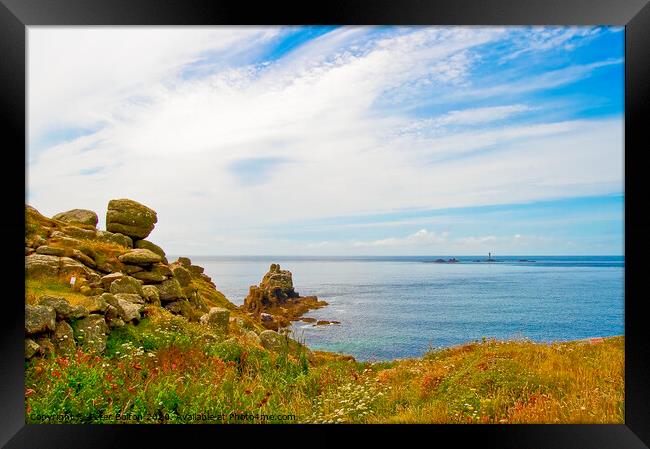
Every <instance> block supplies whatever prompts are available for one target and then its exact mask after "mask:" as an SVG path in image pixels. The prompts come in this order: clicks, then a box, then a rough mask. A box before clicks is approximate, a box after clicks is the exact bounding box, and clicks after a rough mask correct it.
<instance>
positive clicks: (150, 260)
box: [118, 248, 162, 266]
mask: <svg viewBox="0 0 650 449" xmlns="http://www.w3.org/2000/svg"><path fill="white" fill-rule="evenodd" d="M118 259H119V261H120V262H123V263H129V264H133V265H140V266H150V265H152V264H154V263H157V262H161V261H162V257H160V255H158V254H156V253H154V252H153V251H150V250H148V249H144V248H139V249H132V250H131V251H129V252H127V253H124V254H122V255H121V256H120V257H119V258H118Z"/></svg>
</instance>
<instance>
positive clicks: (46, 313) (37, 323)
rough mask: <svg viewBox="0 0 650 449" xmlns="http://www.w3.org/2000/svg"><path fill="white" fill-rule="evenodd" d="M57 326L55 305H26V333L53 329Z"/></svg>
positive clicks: (30, 333) (32, 333) (38, 332)
mask: <svg viewBox="0 0 650 449" xmlns="http://www.w3.org/2000/svg"><path fill="white" fill-rule="evenodd" d="M55 326H56V312H55V311H54V308H53V307H49V306H40V305H39V306H33V305H29V304H27V305H26V306H25V333H26V334H27V335H34V334H40V333H44V332H48V331H53V330H54V328H55Z"/></svg>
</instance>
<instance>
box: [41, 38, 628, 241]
mask: <svg viewBox="0 0 650 449" xmlns="http://www.w3.org/2000/svg"><path fill="white" fill-rule="evenodd" d="M299 31H300V30H299V29H298V30H296V29H291V30H287V29H283V28H278V27H223V28H196V29H185V28H181V29H167V28H165V29H155V28H154V29H151V28H146V29H145V28H142V29H140V28H138V29H130V28H129V29H122V28H120V29H111V28H101V29H96V28H92V29H91V28H72V29H66V30H63V29H58V28H56V29H55V28H45V27H30V29H29V31H28V34H29V55H28V57H29V76H28V83H29V89H28V90H29V96H28V105H29V166H28V194H29V201H30V203H33V205H34V206H36V207H37V208H39V209H41V210H42V211H43V212H44V213H46V214H54V213H56V212H59V211H61V210H66V209H70V208H73V207H86V208H90V209H94V210H96V211H98V212H99V215H100V217H101V216H103V213H101V211H102V210H104V208H105V207H106V204H107V202H108V200H109V199H111V198H115V197H123V196H125V197H132V198H134V199H136V200H138V201H142V202H143V203H146V204H148V205H150V206H151V207H153V208H154V209H156V210H157V211H158V212H159V216H160V220H159V222H160V225H159V226H157V228H156V230H155V231H154V235H153V236H152V238H155V239H157V240H159V241H160V242H161V243H165V242H182V241H183V240H184V239H185V240H187V241H188V242H189V241H190V240H191V241H194V242H209V244H208V247H206V251H208V252H215V253H219V252H221V251H222V250H223V249H224V248H231V250H232V252H235V253H236V252H237V248H239V249H241V250H242V251H243V250H245V249H246V248H253V250H254V249H255V248H257V250H258V251H260V252H266V251H267V249H268V251H270V249H271V248H276V246H274V245H276V243H273V242H271V240H272V239H270V238H268V234H269V233H270V231H269V230H270V229H272V228H276V227H278V226H282V225H283V224H290V223H291V222H294V221H296V220H301V219H305V218H309V219H312V220H316V221H317V220H319V219H326V218H327V217H332V216H353V215H357V216H360V215H368V214H373V213H383V212H390V211H395V210H403V209H408V208H413V209H436V208H446V207H465V206H481V205H489V204H510V203H521V202H530V201H538V200H543V199H557V198H566V197H570V196H586V195H601V194H609V193H617V192H621V189H622V176H623V169H622V161H623V158H622V151H623V150H622V148H623V147H622V144H623V126H622V111H618V113H617V114H614V115H612V114H609V115H599V114H586V115H578V114H577V113H572V112H571V110H572V107H573V108H574V109H575V110H576V111H578V110H579V111H585V110H587V111H588V110H589V107H590V105H589V103H588V100H575V98H579V97H580V96H579V95H578V96H576V97H575V98H574V97H571V98H568V99H566V101H564V102H563V103H561V104H562V109H561V110H558V109H559V108H558V107H557V106H554V105H557V104H560V103H558V102H557V101H555V102H551V101H549V102H546V101H543V98H542V99H541V100H540V95H543V94H544V92H547V91H550V90H552V89H555V88H557V87H559V86H576V87H575V92H578V93H580V92H581V91H580V90H579V89H580V88H581V87H580V86H581V82H583V81H584V80H589V79H590V78H591V77H598V76H603V75H602V74H604V73H608V72H607V71H608V70H611V69H612V68H615V67H618V66H620V64H621V57H622V55H619V54H612V55H609V56H607V57H605V58H602V57H598V58H596V59H591V60H588V58H586V57H583V58H581V60H580V62H579V63H578V62H575V63H574V62H572V61H571V58H569V57H568V55H569V54H570V52H572V51H577V50H576V49H579V48H581V45H582V44H581V42H582V43H583V44H584V45H585V46H588V43H585V42H586V41H583V39H584V40H594V39H598V38H603V37H602V36H606V35H611V36H616V35H615V34H613V33H609V34H607V33H605V31H603V30H602V29H593V28H589V29H582V28H578V29H573V30H572V31H570V30H564V31H562V32H560V31H557V30H555V29H547V28H539V29H537V28H535V29H529V30H527V29H522V28H503V27H484V28H482V27H466V28H464V27H448V28H447V27H340V28H337V29H333V30H331V29H330V30H327V32H319V33H315V34H314V35H313V36H309V37H308V38H307V37H305V36H303V37H301V38H298V41H297V42H299V44H296V45H290V44H291V42H289V41H287V39H291V38H292V37H291V36H295V33H297V32H299ZM527 36H528V37H527ZM599 36H600V37H599ZM619 36H620V34H619ZM606 38H607V36H606ZM612 38H613V37H612ZM594 42H595V41H594ZM278 48H280V50H277V49H278ZM500 48H503V49H504V50H499V49H500ZM513 49H516V50H513ZM499 52H501V53H499ZM504 52H505V53H504ZM513 52H519V54H518V55H516V56H514V57H513V56H511V57H509V60H508V62H507V63H504V64H501V62H502V58H503V57H505V56H506V54H508V55H512V54H513ZM540 52H543V53H544V55H545V57H547V58H552V57H553V56H555V57H556V58H557V60H558V61H559V62H558V63H557V64H555V65H553V66H552V67H551V66H549V67H546V66H545V67H541V68H540V67H531V66H529V65H527V64H526V61H527V58H529V56H530V55H539V54H541V53H540ZM553 52H555V53H553ZM485 55H490V56H489V57H486V56H485ZM506 66H507V67H506ZM621 88H622V86H618V87H616V86H614V85H611V83H610V86H609V87H608V89H618V90H617V91H616V92H618V91H620V89H621ZM584 89H585V92H586V89H587V88H586V87H585V88H584ZM589 92H591V91H589ZM612 92H614V91H612ZM616 92H614V93H611V92H609V91H607V92H603V93H602V95H603V96H604V98H605V100H607V98H609V96H611V97H612V98H613V97H614V96H616V95H617V93H616ZM583 97H585V98H589V97H588V96H587V95H584V96H583ZM580 101H582V102H580ZM599 101H600V103H599V104H602V101H603V100H602V99H601V100H599ZM572 102H574V103H572ZM585 102H586V103H585ZM558 114H559V115H558ZM551 117H553V118H551ZM65 129H68V130H74V129H77V130H89V131H87V132H86V131H84V132H81V133H79V134H74V133H68V134H66V133H65V132H62V130H65ZM57 133H58V134H57ZM57 136H58V137H57ZM48 139H49V140H48ZM44 142H45V143H44ZM48 142H49V143H48ZM79 185H83V186H84V188H83V189H78V188H76V187H75V186H79ZM197 193H200V194H197ZM188 216H191V217H192V220H191V223H190V224H188V223H187V220H186V217H188ZM251 224H255V227H256V229H255V231H250V229H251ZM424 225H428V223H423V226H424ZM188 226H189V228H188ZM359 229H362V228H361V227H360V228H359ZM427 229H429V228H421V231H424V232H423V233H421V234H418V232H420V231H417V229H416V230H413V231H410V233H408V234H406V233H405V234H402V237H400V236H399V235H396V234H395V235H393V236H388V237H385V238H384V237H377V238H374V237H371V238H366V237H364V235H363V234H362V233H360V234H359V236H358V237H357V238H354V239H348V240H346V242H347V243H345V244H343V243H341V242H337V241H335V240H334V239H332V238H331V237H332V236H330V235H327V234H326V233H325V234H322V235H318V236H314V240H313V241H310V242H306V243H305V244H304V245H303V243H300V244H297V243H296V244H295V245H294V244H292V243H291V242H282V244H283V245H285V247H286V248H291V249H293V250H296V251H299V250H301V248H303V247H307V245H311V246H310V248H312V249H314V250H319V249H323V250H324V249H325V248H330V249H331V251H335V250H336V249H339V250H341V251H344V250H350V248H357V249H358V250H367V249H370V248H379V247H386V248H392V249H393V250H395V251H398V250H399V251H401V250H402V249H403V248H404V247H406V246H409V245H411V246H414V245H416V244H435V243H439V242H440V243H442V242H444V241H443V240H439V239H444V238H445V237H444V235H443V233H444V232H445V231H444V230H441V231H435V232H434V231H432V230H430V229H429V230H427ZM246 230H249V231H246ZM416 231H417V232H416ZM520 233H521V235H523V236H526V235H528V234H529V233H527V232H523V231H522V232H520ZM215 235H219V236H220V237H219V238H218V239H215ZM475 235H479V234H475ZM437 239H438V240H437ZM322 242H327V243H326V244H325V243H323V244H322V245H321V243H322ZM354 242H359V244H358V245H356V246H355V244H354ZM188 244H189V243H188ZM278 244H279V243H278ZM445 244H451V241H450V240H447V241H446V243H445ZM170 245H172V248H171V250H172V251H173V250H174V245H177V243H170ZM178 245H180V243H178ZM260 245H261V246H260ZM292 245H294V246H292ZM301 245H302V246H301ZM337 245H342V246H337ZM179 250H180V248H179Z"/></svg>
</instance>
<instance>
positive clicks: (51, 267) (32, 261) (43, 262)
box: [25, 254, 59, 278]
mask: <svg viewBox="0 0 650 449" xmlns="http://www.w3.org/2000/svg"><path fill="white" fill-rule="evenodd" d="M25 274H26V275H27V277H30V278H40V277H46V276H47V277H55V276H58V274H59V258H58V257H56V256H48V255H43V254H31V255H29V256H27V257H25Z"/></svg>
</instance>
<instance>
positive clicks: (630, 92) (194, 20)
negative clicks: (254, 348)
mask: <svg viewBox="0 0 650 449" xmlns="http://www.w3.org/2000/svg"><path fill="white" fill-rule="evenodd" d="M648 1H649V0H625V1H621V0H618V1H617V0H476V1H471V0H455V1H451V0H449V1H445V2H437V1H424V0H401V1H390V0H374V1H371V0H366V1H362V0H354V1H350V0H348V1H343V0H330V1H327V2H318V3H317V4H310V3H306V2H305V3H302V4H300V5H295V4H290V3H285V4H281V3H278V2H264V3H262V2H260V4H259V5H258V4H252V3H249V2H243V1H239V2H237V1H234V0H228V1H225V0H194V1H189V0H185V1H176V0H137V1H136V0H128V1H127V0H112V1H102V0H0V80H1V83H0V97H1V101H2V107H1V108H0V128H1V129H2V133H1V134H0V136H2V153H1V154H2V158H3V159H2V160H3V161H4V164H3V165H5V170H4V171H3V176H1V177H0V179H2V181H1V182H2V184H3V185H2V187H3V189H2V192H3V194H4V195H5V201H3V207H4V213H3V214H2V219H1V220H0V229H1V234H0V235H6V236H7V238H6V239H5V242H4V245H3V248H4V251H3V255H4V257H3V258H2V265H3V271H2V273H3V274H4V276H3V278H4V279H5V283H6V285H5V288H4V289H3V293H5V295H6V296H5V297H4V298H3V299H2V300H1V304H2V309H1V310H2V313H1V314H0V316H2V317H3V318H4V319H3V324H2V326H0V333H1V334H2V338H1V340H0V353H1V354H2V359H1V360H2V362H1V363H0V366H1V368H0V392H1V396H2V398H1V400H0V429H1V430H0V444H1V445H6V446H7V447H59V446H60V447H85V446H91V445H92V446H93V447H97V446H100V447H102V446H107V447H108V446H114V445H116V444H124V443H125V442H129V443H133V442H134V441H135V439H136V438H138V439H139V438H141V437H143V438H147V439H150V438H152V437H153V436H154V435H155V436H158V437H161V440H163V441H164V442H166V443H167V444H174V443H175V440H176V438H175V437H180V438H182V439H183V440H184V441H185V442H186V443H187V441H188V439H187V437H188V435H186V434H185V435H184V436H181V435H179V433H184V432H183V431H185V430H188V429H186V428H185V426H113V425H104V426H84V425H26V424H25V419H24V415H25V413H24V382H23V380H24V355H23V338H24V335H23V323H22V318H23V317H24V315H23V302H22V301H21V300H20V297H21V296H23V297H24V283H23V282H24V273H21V269H20V267H21V263H22V257H24V250H23V248H22V247H21V240H22V238H23V237H22V232H23V231H24V194H25V191H24V190H23V189H24V188H25V185H26V184H25V181H26V178H25V177H26V173H25V172H24V171H22V169H19V168H18V166H19V164H20V163H21V161H22V162H23V163H24V162H25V160H24V157H25V153H24V152H23V151H26V146H25V145H26V137H25V136H26V132H25V129H26V128H25V126H26V115H25V112H26V110H25V108H26V106H25V87H26V79H25V75H26V66H25V62H26V57H25V55H26V47H25V45H26V27H28V26H31V25H67V26H70V25H72V26H74V25H225V24H238V25H280V24H282V25H285V24H355V25H365V24H422V25H425V24H430V25H542V24H547V25H596V24H599V25H618V26H625V155H626V164H625V203H626V207H625V258H626V269H625V293H626V295H625V296H626V301H625V336H626V345H625V364H626V365H625V366H626V371H625V397H626V402H625V424H622V425H488V426H458V425H456V426H454V425H435V426H420V425H409V426H364V427H365V428H364V429H362V430H365V431H367V430H368V429H370V430H371V434H372V436H373V437H376V438H384V437H385V436H389V435H390V434H394V433H396V432H397V433H401V432H405V433H408V434H409V435H408V436H409V437H410V435H411V434H412V433H413V432H416V433H420V434H421V435H418V436H419V437H420V438H424V440H419V441H426V442H430V443H431V444H438V443H439V442H441V441H442V438H444V439H445V440H446V441H449V442H453V443H452V444H454V445H460V444H463V443H467V442H474V443H475V445H480V446H477V447H492V446H494V447H500V448H518V449H521V448H533V447H535V448H540V447H548V448H554V449H560V448H571V449H574V448H581V447H584V448H603V449H606V448H612V449H614V448H616V449H619V448H643V447H648V445H650V388H649V383H650V382H649V380H650V345H647V344H646V342H647V341H648V338H647V336H646V328H645V326H644V324H645V323H644V321H645V314H644V313H643V309H644V304H643V301H645V300H646V298H645V296H641V295H640V290H641V289H640V286H641V285H642V284H641V281H642V279H643V278H642V276H643V274H642V271H641V270H642V269H643V267H642V265H641V264H642V257H644V254H645V249H646V247H647V244H646V243H645V242H646V241H647V240H648V239H647V238H646V237H645V236H644V235H643V234H642V232H644V231H645V230H647V229H648V220H647V219H645V218H643V216H642V215H643V213H644V212H645V209H646V208H645V207H644V206H645V204H644V202H643V200H644V199H645V196H644V195H643V194H642V193H641V192H642V187H643V185H644V179H643V173H642V172H641V170H642V169H643V168H642V166H643V164H641V163H640V162H637V161H640V157H641V155H642V154H643V152H644V150H645V151H647V150H648V149H649V148H650V137H648V136H650V132H648V130H647V129H644V128H646V126H644V125H645V123H644V121H643V118H644V117H645V116H647V115H646V114H647V112H648V110H649V109H650V45H649V42H650V4H648ZM21 167H22V166H21ZM21 195H23V197H22V198H21ZM19 233H20V234H21V235H18V234H19ZM12 317H13V318H12ZM229 427H230V428H231V429H232V430H231V429H228V430H229V431H228V432H227V433H231V432H237V433H239V432H242V430H241V429H242V426H229ZM260 427H261V428H263V429H260ZM281 427H282V426H277V427H275V426H256V428H255V430H256V432H253V431H252V430H248V429H250V428H249V427H247V428H246V430H245V432H246V433H245V434H241V435H240V436H239V437H240V438H250V436H251V435H252V434H254V433H255V434H257V433H264V434H266V436H265V437H264V438H271V439H270V440H268V441H269V442H277V444H287V443H288V442H289V441H290V440H292V439H294V438H300V439H302V438H304V437H305V436H303V437H302V438H301V437H298V436H296V435H292V436H290V435H289V434H290V433H292V432H294V431H295V428H296V427H295V426H290V429H289V430H290V431H289V432H286V430H287V429H286V428H284V430H285V431H284V432H282V435H279V434H278V436H277V437H276V436H270V435H268V434H269V432H272V433H274V434H275V433H276V432H281V431H282V430H281V429H279V428H281ZM301 427H302V429H301V430H304V428H307V430H310V431H315V432H326V434H324V435H323V436H322V437H321V438H319V440H320V441H322V442H327V441H330V442H332V444H337V441H340V438H342V437H343V433H345V434H347V433H349V431H350V430H356V429H358V427H355V426H301ZM235 428H236V429H235ZM135 429H137V430H135ZM221 429H222V427H219V428H215V427H213V426H194V427H192V428H191V432H192V434H191V435H192V441H194V440H195V438H198V437H202V438H203V437H205V438H207V441H214V442H217V441H219V442H222V440H221V438H222V436H223V435H222V432H226V430H221ZM179 430H180V431H181V432H179ZM136 432H137V434H136ZM216 432H218V433H216ZM199 433H205V435H198V434H199ZM195 435H196V437H195ZM398 436H399V435H398ZM404 436H406V435H404ZM404 436H401V437H404ZM307 438H309V439H310V440H311V439H312V438H313V437H312V436H308V437H307ZM404 441H405V442H411V443H412V444H416V441H417V440H415V439H414V438H413V439H411V438H409V439H408V440H404ZM191 444H192V443H191ZM195 444H199V442H198V441H196V443H195ZM305 444H310V443H309V440H305ZM407 444H408V443H407Z"/></svg>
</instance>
